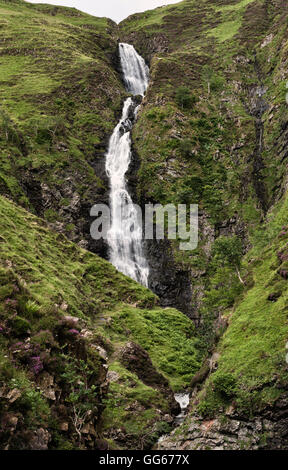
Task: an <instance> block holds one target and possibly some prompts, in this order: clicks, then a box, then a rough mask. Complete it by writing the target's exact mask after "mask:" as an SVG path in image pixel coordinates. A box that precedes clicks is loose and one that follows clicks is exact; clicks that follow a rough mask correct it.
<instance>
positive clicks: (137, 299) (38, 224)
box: [0, 197, 199, 448]
mask: <svg viewBox="0 0 288 470" xmlns="http://www.w3.org/2000/svg"><path fill="white" fill-rule="evenodd" d="M0 212H1V220H2V224H1V232H0V236H1V238H0V241H1V243H0V266H1V271H0V278H1V287H0V348H1V375H0V382H1V384H0V390H1V398H0V400H1V417H0V419H1V422H2V427H1V439H0V441H1V447H2V448H4V447H5V446H8V448H30V447H29V446H33V442H34V440H33V439H36V437H35V436H37V433H39V429H44V431H43V433H44V437H45V436H46V437H45V438H47V439H46V440H47V442H46V441H45V442H44V444H43V446H44V447H45V443H46V444H47V445H48V446H49V448H65V447H67V446H68V448H76V447H77V446H79V445H80V447H81V446H82V447H83V446H84V447H86V448H87V447H88V448H90V447H91V448H95V446H97V443H96V444H95V437H97V436H98V437H100V436H101V435H102V434H103V432H102V431H103V430H104V429H105V433H106V436H107V437H108V438H110V437H112V438H114V439H115V440H116V441H117V432H116V430H117V429H118V427H119V426H120V424H119V421H120V422H121V429H122V433H124V436H125V437H124V443H123V445H126V446H129V444H128V442H131V445H134V446H137V445H138V444H139V442H138V444H137V439H140V436H142V437H141V439H142V441H141V442H142V443H141V445H143V446H145V445H147V442H148V441H149V442H154V440H155V437H157V433H158V434H159V432H161V431H162V430H163V426H164V429H165V430H166V431H167V429H168V428H169V424H167V422H166V421H165V420H163V417H164V415H167V416H170V408H169V406H170V405H169V403H168V398H167V395H169V393H170V394H171V391H170V389H169V383H170V386H171V387H173V388H174V389H177V388H179V387H180V388H181V389H182V388H183V387H185V386H187V385H188V384H189V382H190V380H191V377H192V376H193V374H194V373H195V371H196V370H197V368H198V366H199V361H198V359H197V353H196V349H195V344H196V342H195V338H194V337H193V331H194V328H193V324H192V322H191V321H190V320H189V319H188V318H186V317H185V316H183V315H182V314H180V313H179V312H177V311H176V310H173V309H170V310H169V309H167V310H162V309H160V308H159V307H157V298H156V297H155V296H154V294H152V293H151V291H149V290H148V289H145V288H143V287H142V286H140V285H138V284H136V283H135V282H134V281H132V280H130V279H129V278H126V277H125V276H123V275H121V274H119V273H117V272H116V270H115V268H114V267H113V266H112V265H111V264H109V263H108V262H106V261H104V260H102V259H101V258H98V257H97V256H95V255H93V254H91V253H89V252H87V251H84V250H83V249H81V248H79V247H78V246H77V245H74V244H73V243H71V242H69V241H68V240H67V239H66V238H65V237H64V236H63V235H60V234H57V233H56V232H51V231H50V230H49V229H48V228H47V226H46V224H45V222H44V221H43V220H41V219H37V218H35V217H34V216H33V215H31V214H30V213H28V212H26V211H25V210H24V209H20V208H19V207H17V206H16V205H15V204H14V203H12V202H10V201H9V200H7V199H5V198H3V197H1V204H0ZM127 342H128V343H129V342H134V343H135V344H136V346H137V344H139V346H137V347H138V349H139V351H138V353H140V354H144V353H143V350H142V349H141V347H142V348H145V350H146V351H147V352H148V353H149V354H150V357H151V359H152V363H149V360H150V359H149V357H148V358H147V357H146V358H144V359H145V361H144V363H143V364H142V367H146V368H147V371H148V375H149V374H150V375H151V376H152V375H153V373H154V375H155V374H156V375H155V377H156V378H155V381H154V382H153V383H151V384H150V385H149V384H148V385H147V384H145V383H143V381H142V380H141V376H140V375H139V377H138V376H137V373H136V372H137V371H136V372H134V373H133V372H132V371H131V370H130V368H129V365H128V366H127V367H128V369H126V367H125V364H124V363H123V357H122V353H121V351H122V349H123V348H125V346H126V344H127ZM99 354H100V355H99ZM105 364H106V365H105ZM104 365H105V367H106V366H107V365H108V367H109V371H113V370H115V368H116V371H117V374H116V379H115V376H114V378H113V382H111V385H110V386H109V383H110V381H109V378H108V381H107V379H105V377H106V373H107V370H106V369H105V368H104ZM129 370H130V372H129ZM153 370H154V372H153ZM156 371H159V372H156ZM159 373H160V374H161V373H162V374H163V376H160V375H159ZM157 374H158V375H157ZM112 377H113V374H112ZM164 377H165V378H166V379H165V378H164ZM82 380H84V384H82V385H81V383H82V382H81V381H82ZM167 380H168V381H167ZM75 381H76V383H77V384H78V382H77V381H80V382H79V383H80V385H79V384H78V385H79V386H77V385H75ZM144 381H145V380H144ZM158 381H160V385H159V387H160V389H161V390H162V392H161V390H160V391H159V390H158V389H157V387H158ZM161 384H162V385H161ZM155 387H156V388H155ZM161 387H162V388H161ZM157 390H158V391H157ZM164 391H166V395H165V393H164ZM142 392H143V393H142ZM107 393H108V395H107ZM116 404H117V406H116ZM130 404H132V405H133V406H134V407H136V408H135V410H134V412H133V413H132V414H131V413H130V414H129V419H128V418H127V416H128V414H127V411H125V410H127V407H129V405H130ZM74 407H76V410H77V412H78V411H79V412H80V416H82V413H84V416H85V419H84V424H83V426H84V425H85V429H86V431H87V432H86V431H85V432H84V434H83V435H82V437H81V439H80V441H79V440H78V438H77V423H75V421H74V422H73V417H74V414H73V413H74V411H73V410H74ZM77 407H78V408H79V410H78V408H77ZM115 407H116V408H115ZM104 408H107V410H106V412H105V413H106V414H104V417H103V420H104V421H103V423H100V424H99V419H100V415H101V412H102V411H103V409H104ZM89 410H92V411H91V413H90V414H89V413H88V414H87V415H86V414H85V413H87V411H89ZM109 410H110V411H109ZM112 411H113V415H111V413H112ZM107 414H108V415H107ZM105 416H107V419H106V418H105ZM16 418H17V419H16ZM126 419H127V420H128V421H127V429H125V426H126V424H125V423H126ZM11 420H12V421H13V420H14V421H15V420H16V421H17V422H16V426H15V429H14V428H13V429H12V428H11ZM14 421H13V422H14ZM17 423H18V424H17ZM83 426H82V428H83ZM25 427H27V433H26V432H24V428H25ZM80 428H81V426H80ZM82 428H81V429H82ZM43 433H42V434H43ZM39 439H40V438H39ZM69 441H71V442H70V443H69ZM135 442H136V443H135ZM139 445H140V444H139Z"/></svg>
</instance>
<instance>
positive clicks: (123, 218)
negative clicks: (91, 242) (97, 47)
mask: <svg viewBox="0 0 288 470" xmlns="http://www.w3.org/2000/svg"><path fill="white" fill-rule="evenodd" d="M119 51H120V58H121V66H122V71H123V76H124V82H125V85H126V89H127V91H128V92H130V93H131V94H133V95H142V96H144V93H145V91H146V89H147V86H148V81H149V69H148V67H147V65H146V64H145V61H144V59H143V58H142V57H140V56H139V54H137V52H136V50H135V49H134V47H133V46H131V45H129V44H123V43H121V44H120V45H119ZM136 114H137V107H136V106H135V104H134V103H133V99H132V98H127V99H126V101H125V103H124V106H123V112H122V117H121V119H120V121H119V123H118V124H117V126H116V127H115V129H114V132H113V134H112V136H111V138H110V142H109V148H108V152H107V154H106V172H107V175H108V177H109V180H110V209H111V227H110V230H109V232H108V234H107V241H108V244H109V252H110V255H109V256H110V262H111V263H112V264H113V265H114V266H115V267H116V268H117V269H118V270H119V271H121V272H122V273H123V274H126V275H127V276H129V277H131V278H132V279H134V280H135V281H138V282H140V283H141V284H143V285H144V286H148V276H149V267H148V263H147V261H146V259H145V256H144V254H143V248H142V226H141V220H140V218H139V214H138V212H137V210H136V208H135V207H134V206H133V201H132V199H131V196H130V194H129V192H128V189H127V185H126V178H125V175H126V173H127V171H128V168H129V165H130V162H131V130H132V122H133V120H134V119H135V118H136Z"/></svg>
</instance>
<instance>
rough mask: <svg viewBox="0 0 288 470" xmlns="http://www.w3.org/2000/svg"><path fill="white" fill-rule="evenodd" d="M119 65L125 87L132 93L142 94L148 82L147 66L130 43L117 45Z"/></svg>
mask: <svg viewBox="0 0 288 470" xmlns="http://www.w3.org/2000/svg"><path fill="white" fill-rule="evenodd" d="M119 49H120V59H121V67H122V71H123V76H124V82H125V86H126V89H127V91H128V92H129V93H132V94H133V95H142V96H144V93H145V91H146V90H147V88H148V83H149V68H148V66H147V65H146V63H145V60H144V59H143V57H141V56H140V55H139V54H138V53H137V52H136V51H135V49H134V47H133V46H131V45H130V44H123V43H121V44H120V45H119Z"/></svg>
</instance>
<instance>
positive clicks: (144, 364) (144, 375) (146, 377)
mask: <svg viewBox="0 0 288 470" xmlns="http://www.w3.org/2000/svg"><path fill="white" fill-rule="evenodd" d="M120 360H121V362H122V364H123V365H124V366H125V367H126V368H127V369H128V370H130V371H131V372H133V373H135V374H136V375H137V377H139V379H140V380H142V382H143V383H144V384H145V385H148V386H149V387H153V388H156V389H157V390H159V391H160V393H162V394H163V395H164V396H165V397H166V399H168V402H169V405H170V410H171V413H172V414H173V415H177V414H179V413H180V411H181V409H180V405H179V403H177V402H176V400H175V398H174V394H173V392H172V390H171V389H170V387H169V382H168V380H167V379H166V378H165V377H164V376H163V375H162V374H160V373H159V372H158V371H157V370H156V368H155V367H154V366H153V364H152V361H151V359H150V357H149V355H148V353H147V352H146V351H145V349H143V348H141V346H139V345H138V344H136V343H133V342H129V343H127V344H126V345H125V346H124V348H122V349H121V351H120Z"/></svg>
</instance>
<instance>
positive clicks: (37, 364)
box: [30, 356, 44, 375]
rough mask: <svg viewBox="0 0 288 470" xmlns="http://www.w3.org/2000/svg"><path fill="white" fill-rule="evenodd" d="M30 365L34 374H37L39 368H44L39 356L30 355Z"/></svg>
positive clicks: (39, 370)
mask: <svg viewBox="0 0 288 470" xmlns="http://www.w3.org/2000/svg"><path fill="white" fill-rule="evenodd" d="M30 365H31V368H32V371H33V372H34V374H35V375H38V374H39V373H40V372H41V370H43V369H44V366H43V363H42V361H41V359H40V357H39V356H33V357H31V359H30Z"/></svg>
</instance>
